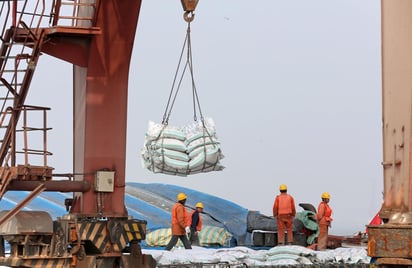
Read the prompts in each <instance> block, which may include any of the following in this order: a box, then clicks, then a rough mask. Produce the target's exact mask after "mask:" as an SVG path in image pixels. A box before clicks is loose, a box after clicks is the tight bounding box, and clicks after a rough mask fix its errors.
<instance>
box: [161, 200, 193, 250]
mask: <svg viewBox="0 0 412 268" xmlns="http://www.w3.org/2000/svg"><path fill="white" fill-rule="evenodd" d="M186 199H187V196H186V195H185V194H184V193H179V194H178V195H177V202H176V204H175V205H174V206H173V208H172V238H171V239H170V241H169V243H168V244H167V245H166V250H171V249H172V248H173V247H174V246H175V245H176V243H177V241H178V240H179V239H180V240H181V241H182V243H183V246H184V247H185V249H192V247H191V246H190V243H189V240H188V239H187V235H188V234H189V233H190V228H189V214H188V213H187V210H186V207H185V203H186Z"/></svg>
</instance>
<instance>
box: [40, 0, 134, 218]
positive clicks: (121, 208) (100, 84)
mask: <svg viewBox="0 0 412 268" xmlns="http://www.w3.org/2000/svg"><path fill="white" fill-rule="evenodd" d="M96 2H100V4H99V7H98V9H97V21H96V24H95V25H93V26H96V27H99V28H100V30H101V34H97V35H93V36H91V37H90V36H81V35H70V34H69V35H68V36H64V35H63V36H62V35H60V37H57V39H56V41H58V42H54V43H53V44H55V45H54V46H52V45H48V46H47V45H45V47H44V52H45V53H50V54H51V55H53V56H55V57H57V58H60V59H63V60H66V61H69V62H71V63H73V64H78V63H81V66H78V65H74V69H73V73H74V79H73V84H74V95H73V98H74V99H73V103H74V112H73V117H74V126H73V131H74V133H73V137H74V141H73V146H74V148H73V150H74V154H73V157H74V159H73V161H74V172H75V173H76V174H84V175H76V176H75V180H76V181H86V182H88V183H90V185H92V189H91V190H90V191H88V192H85V193H75V195H74V203H73V206H72V208H71V212H72V213H75V214H79V215H84V216H92V217H94V216H97V215H99V216H103V217H124V216H127V211H126V208H125V205H124V191H125V167H126V125H127V91H128V78H129V66H130V59H131V55H132V49H133V43H134V37H135V33H136V27H137V20H138V16H139V12H140V6H141V0H121V1H118V0H103V1H96ZM73 44H75V45H73ZM76 46H77V47H76ZM68 47H71V49H67V48H68ZM77 48H78V49H77ZM73 49H74V50H73ZM98 170H112V171H115V180H114V191H113V192H107V193H97V192H95V191H94V187H93V185H94V183H95V172H96V171H98Z"/></svg>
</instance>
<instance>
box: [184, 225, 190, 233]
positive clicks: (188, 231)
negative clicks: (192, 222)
mask: <svg viewBox="0 0 412 268" xmlns="http://www.w3.org/2000/svg"><path fill="white" fill-rule="evenodd" d="M185 231H186V234H190V228H189V226H186V227H185Z"/></svg>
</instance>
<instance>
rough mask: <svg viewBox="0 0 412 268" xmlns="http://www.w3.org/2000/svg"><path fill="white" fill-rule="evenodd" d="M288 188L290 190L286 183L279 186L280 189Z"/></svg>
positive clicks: (285, 189)
mask: <svg viewBox="0 0 412 268" xmlns="http://www.w3.org/2000/svg"><path fill="white" fill-rule="evenodd" d="M287 190H288V187H287V186H286V184H281V185H280V186H279V191H287Z"/></svg>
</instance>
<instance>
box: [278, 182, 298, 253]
mask: <svg viewBox="0 0 412 268" xmlns="http://www.w3.org/2000/svg"><path fill="white" fill-rule="evenodd" d="M279 191H280V194H279V195H277V196H276V198H275V202H274V203H273V217H275V218H276V224H277V227H278V245H279V246H280V245H284V244H285V230H286V231H287V242H288V244H289V245H292V244H293V232H292V226H293V219H294V218H295V215H296V208H295V199H294V198H293V197H292V196H291V195H290V194H288V193H287V191H288V188H287V186H286V185H285V184H281V185H280V186H279Z"/></svg>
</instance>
